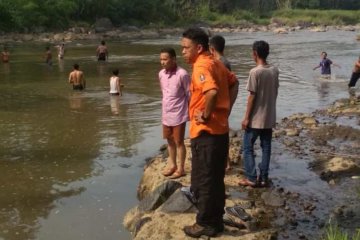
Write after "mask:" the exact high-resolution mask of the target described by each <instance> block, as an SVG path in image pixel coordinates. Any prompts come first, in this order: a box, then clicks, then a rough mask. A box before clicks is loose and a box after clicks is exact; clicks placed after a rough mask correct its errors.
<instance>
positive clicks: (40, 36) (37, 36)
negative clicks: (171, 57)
mask: <svg viewBox="0 0 360 240" xmlns="http://www.w3.org/2000/svg"><path fill="white" fill-rule="evenodd" d="M198 26H200V27H203V28H205V29H207V30H208V31H210V32H211V33H214V34H215V33H239V32H259V31H262V32H273V33H274V34H287V33H290V32H293V31H300V30H304V31H312V32H326V31H330V30H340V31H354V32H355V31H356V32H359V31H360V24H358V25H354V26H313V25H299V26H284V25H283V24H282V23H277V22H274V23H272V24H270V25H267V26H264V25H254V24H240V25H221V26H209V25H206V24H198ZM183 30H184V29H183V28H156V27H154V28H146V29H141V28H138V27H135V26H125V27H117V28H115V27H113V26H112V24H111V23H107V22H106V21H105V23H103V24H102V25H99V26H95V27H91V28H89V27H73V28H70V29H68V30H67V31H63V32H38V33H26V34H24V33H2V34H0V44H6V43H13V42H17V43H21V42H30V41H33V42H45V43H59V42H62V41H65V42H73V41H80V40H97V41H99V40H127V39H156V38H166V37H170V36H174V35H180V34H181V33H182V32H183ZM357 38H358V39H360V35H358V36H357Z"/></svg>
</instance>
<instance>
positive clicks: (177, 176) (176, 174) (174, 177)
mask: <svg viewBox="0 0 360 240" xmlns="http://www.w3.org/2000/svg"><path fill="white" fill-rule="evenodd" d="M185 175H186V174H185V173H184V172H182V173H181V172H179V171H175V172H174V173H173V174H172V175H171V176H170V177H169V178H170V179H177V178H181V177H183V176H185Z"/></svg>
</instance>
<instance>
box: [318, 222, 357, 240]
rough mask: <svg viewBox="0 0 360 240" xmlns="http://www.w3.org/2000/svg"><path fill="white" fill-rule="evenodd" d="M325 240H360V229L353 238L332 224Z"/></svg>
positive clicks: (327, 230) (328, 228)
mask: <svg viewBox="0 0 360 240" xmlns="http://www.w3.org/2000/svg"><path fill="white" fill-rule="evenodd" d="M323 240H360V229H358V230H357V232H356V233H355V234H354V235H353V236H352V237H349V235H348V234H347V233H346V232H344V231H342V230H341V229H340V228H339V227H338V226H336V225H333V224H330V225H329V226H328V227H327V229H326V233H325V236H324V237H323Z"/></svg>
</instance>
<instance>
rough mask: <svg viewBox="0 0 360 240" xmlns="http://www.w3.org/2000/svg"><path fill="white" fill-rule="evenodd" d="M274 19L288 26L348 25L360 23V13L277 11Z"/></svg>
mask: <svg viewBox="0 0 360 240" xmlns="http://www.w3.org/2000/svg"><path fill="white" fill-rule="evenodd" d="M273 17H275V18H277V19H280V20H281V21H282V22H283V23H285V24H287V25H296V24H298V23H299V22H309V23H314V24H318V25H346V24H357V23H358V22H360V11H348V10H326V11H325V10H310V9H305V10H301V9H294V10H284V9H283V10H277V11H275V12H274V14H273Z"/></svg>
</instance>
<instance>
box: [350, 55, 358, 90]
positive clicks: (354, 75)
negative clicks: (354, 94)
mask: <svg viewBox="0 0 360 240" xmlns="http://www.w3.org/2000/svg"><path fill="white" fill-rule="evenodd" d="M359 78H360V56H359V58H358V59H357V60H356V62H355V63H354V69H353V72H352V74H351V78H350V82H349V84H348V86H349V89H350V88H353V87H355V85H356V82H357V81H358V80H359Z"/></svg>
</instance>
